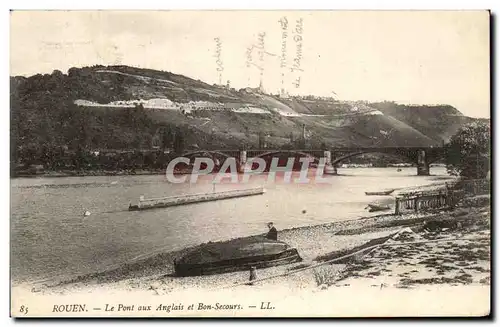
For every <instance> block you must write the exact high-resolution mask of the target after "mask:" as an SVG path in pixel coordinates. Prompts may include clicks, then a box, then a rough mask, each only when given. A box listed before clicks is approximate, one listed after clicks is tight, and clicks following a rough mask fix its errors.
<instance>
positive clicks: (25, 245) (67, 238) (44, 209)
mask: <svg viewBox="0 0 500 327" xmlns="http://www.w3.org/2000/svg"><path fill="white" fill-rule="evenodd" d="M431 173H432V174H434V175H435V176H416V175H415V174H416V169H415V168H404V169H403V170H402V171H401V172H397V170H396V169H394V168H346V169H339V174H341V175H339V176H329V177H327V178H328V181H329V183H328V184H318V183H315V182H314V180H312V182H311V183H308V184H284V183H282V182H280V178H281V180H282V176H281V177H280V176H278V177H277V178H276V182H274V183H272V182H268V181H267V176H266V175H261V176H252V178H251V179H250V182H249V184H246V185H241V184H231V183H230V179H225V180H223V182H224V184H222V185H220V184H218V185H216V186H215V190H216V191H224V190H229V189H235V188H238V189H241V188H245V187H255V186H265V188H266V193H265V194H263V195H257V196H251V197H244V198H239V199H230V200H223V201H217V202H207V203H199V204H193V205H188V206H179V207H171V208H164V209H157V210H148V211H142V212H141V211H135V212H129V211H128V210H127V208H128V205H129V203H130V202H132V203H134V202H136V201H137V200H138V199H139V196H141V195H144V196H145V197H146V198H148V197H160V196H169V195H178V194H189V193H200V192H212V191H213V190H214V186H213V184H212V183H211V180H212V178H213V176H201V177H200V178H199V179H198V183H197V184H189V183H184V184H170V183H168V182H167V180H166V177H165V176H103V177H96V176H89V177H68V178H21V179H13V180H12V181H11V187H12V190H11V269H12V278H13V281H14V282H16V281H22V280H34V279H42V278H46V277H50V276H54V275H68V276H69V275H79V274H83V273H88V272H92V271H96V270H103V269H106V268H107V267H109V266H111V265H117V264H120V263H123V262H125V261H128V260H131V259H133V258H135V257H137V256H143V255H147V254H149V253H153V252H156V251H171V250H176V249H180V248H183V247H185V246H190V245H195V244H199V243H202V242H207V241H215V240H223V239H230V238H234V237H240V236H246V235H249V234H257V233H263V232H265V231H266V226H265V223H266V222H268V221H273V222H274V223H275V225H276V226H277V228H278V229H284V228H290V227H298V226H305V225H313V224H320V223H324V222H331V221H336V220H344V219H354V218H357V217H359V216H366V215H375V214H377V213H367V212H366V210H365V209H364V208H365V207H366V205H367V203H373V202H377V203H387V204H389V203H391V204H392V200H393V197H392V196H383V197H377V196H375V197H373V196H371V197H368V196H366V195H365V193H364V192H365V191H379V190H384V189H392V188H395V189H398V188H402V187H407V186H420V185H425V184H430V183H434V182H437V181H443V178H444V176H445V175H446V171H445V169H444V168H442V167H436V168H432V171H431ZM312 175H314V173H313V174H312ZM294 177H298V172H297V173H294ZM86 210H88V211H90V212H91V213H92V214H91V215H90V216H87V217H84V216H83V213H84V211H86Z"/></svg>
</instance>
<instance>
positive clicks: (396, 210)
mask: <svg viewBox="0 0 500 327" xmlns="http://www.w3.org/2000/svg"><path fill="white" fill-rule="evenodd" d="M394 214H395V215H399V198H396V204H395V205H394Z"/></svg>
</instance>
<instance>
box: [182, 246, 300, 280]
mask: <svg viewBox="0 0 500 327" xmlns="http://www.w3.org/2000/svg"><path fill="white" fill-rule="evenodd" d="M222 247H223V245H222ZM221 251H224V250H223V249H222V248H221ZM183 259H185V258H181V259H180V260H179V261H177V262H174V269H175V275H176V276H179V277H185V276H200V275H213V274H222V273H228V272H234V271H242V270H250V267H255V268H257V269H259V268H267V267H273V266H279V265H284V264H290V263H294V262H300V261H302V258H301V257H300V255H299V253H298V251H297V249H295V248H290V247H288V248H285V249H283V250H282V251H279V252H273V253H255V255H246V256H241V257H235V258H228V259H225V260H218V259H216V260H207V261H205V262H197V261H196V260H192V261H190V260H187V261H188V262H186V260H183Z"/></svg>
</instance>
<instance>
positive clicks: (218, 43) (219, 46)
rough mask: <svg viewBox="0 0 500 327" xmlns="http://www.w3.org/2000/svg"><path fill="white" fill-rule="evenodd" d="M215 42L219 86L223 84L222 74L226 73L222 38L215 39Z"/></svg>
mask: <svg viewBox="0 0 500 327" xmlns="http://www.w3.org/2000/svg"><path fill="white" fill-rule="evenodd" d="M214 41H215V55H214V57H215V64H216V65H217V68H216V70H217V74H218V76H219V84H222V72H223V71H224V64H223V62H222V42H221V40H220V38H218V37H216V38H214Z"/></svg>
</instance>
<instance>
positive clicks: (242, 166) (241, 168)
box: [238, 150, 247, 173]
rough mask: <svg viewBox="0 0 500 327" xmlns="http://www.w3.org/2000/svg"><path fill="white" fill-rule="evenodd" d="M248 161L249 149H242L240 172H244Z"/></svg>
mask: <svg viewBox="0 0 500 327" xmlns="http://www.w3.org/2000/svg"><path fill="white" fill-rule="evenodd" d="M246 163H247V151H246V150H240V158H239V163H238V164H239V165H238V172H239V173H243V172H244V170H245V164H246Z"/></svg>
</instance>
